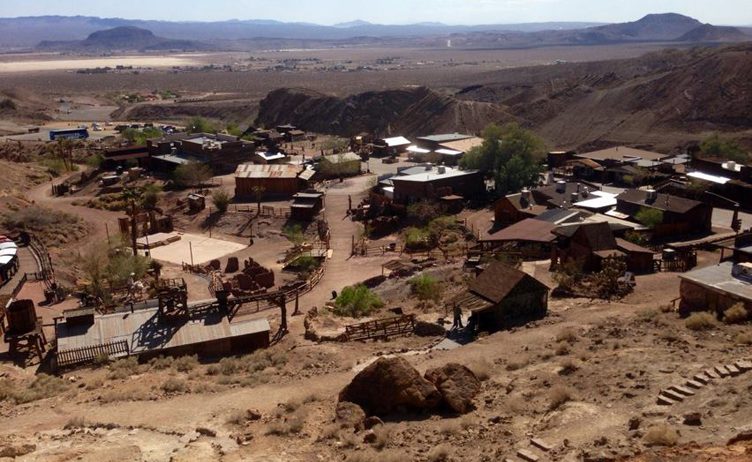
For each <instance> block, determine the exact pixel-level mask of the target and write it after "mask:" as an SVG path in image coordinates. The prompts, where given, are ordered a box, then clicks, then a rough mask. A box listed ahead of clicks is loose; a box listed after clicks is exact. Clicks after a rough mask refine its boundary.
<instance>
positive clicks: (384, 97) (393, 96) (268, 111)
mask: <svg viewBox="0 0 752 462" xmlns="http://www.w3.org/2000/svg"><path fill="white" fill-rule="evenodd" d="M511 119H512V117H511V116H510V115H509V114H507V113H505V112H504V109H503V108H502V107H501V106H499V105H496V104H489V103H485V102H477V101H461V100H458V99H456V98H454V97H452V96H446V95H442V94H440V93H438V92H436V91H433V90H430V89H428V88H425V87H417V88H408V89H398V90H388V91H380V92H366V93H360V94H357V95H352V96H349V97H347V98H337V97H333V96H327V95H324V94H321V93H317V92H312V91H309V90H303V89H279V90H275V91H273V92H271V93H269V95H268V96H267V97H266V98H264V99H263V100H262V101H261V103H260V106H259V115H258V119H257V121H256V123H257V124H259V125H263V126H268V127H271V126H274V125H278V124H282V123H293V124H295V125H297V126H300V127H302V128H304V129H306V130H310V131H314V132H319V133H333V134H337V135H343V136H351V135H355V134H357V133H360V132H370V133H378V134H381V135H387V134H389V133H390V132H393V133H403V134H409V135H414V134H424V133H429V132H440V131H455V130H461V131H467V132H477V131H479V130H481V129H482V128H483V127H484V126H485V125H486V124H487V123H488V121H489V120H511Z"/></svg>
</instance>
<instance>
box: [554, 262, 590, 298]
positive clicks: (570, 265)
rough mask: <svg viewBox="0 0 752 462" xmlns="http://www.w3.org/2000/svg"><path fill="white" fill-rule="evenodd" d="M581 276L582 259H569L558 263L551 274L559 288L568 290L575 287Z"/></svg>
mask: <svg viewBox="0 0 752 462" xmlns="http://www.w3.org/2000/svg"><path fill="white" fill-rule="evenodd" d="M583 276H584V273H583V272H582V261H580V260H576V259H570V260H567V261H566V262H564V263H562V264H560V265H559V267H558V268H557V270H556V272H555V273H554V274H553V279H554V282H556V283H557V284H558V285H559V287H558V288H559V289H560V290H564V291H567V292H569V291H572V290H573V289H574V288H575V286H576V285H577V284H578V283H579V282H580V281H581V280H582V278H583Z"/></svg>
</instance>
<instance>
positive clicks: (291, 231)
mask: <svg viewBox="0 0 752 462" xmlns="http://www.w3.org/2000/svg"><path fill="white" fill-rule="evenodd" d="M282 234H283V235H284V236H285V237H286V238H287V239H288V240H289V241H290V242H292V243H293V244H295V245H300V244H302V243H303V242H304V241H305V235H304V234H303V228H302V227H301V226H300V225H297V224H295V225H288V226H285V227H284V228H282Z"/></svg>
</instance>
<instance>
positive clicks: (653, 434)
mask: <svg viewBox="0 0 752 462" xmlns="http://www.w3.org/2000/svg"><path fill="white" fill-rule="evenodd" d="M643 441H645V444H646V445H648V446H675V445H676V443H678V442H679V433H678V432H677V431H676V430H674V429H673V428H672V427H669V426H668V425H666V424H658V425H653V426H652V427H650V428H648V431H647V432H645V436H644V437H643Z"/></svg>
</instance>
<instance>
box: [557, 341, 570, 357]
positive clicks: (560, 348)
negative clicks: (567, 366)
mask: <svg viewBox="0 0 752 462" xmlns="http://www.w3.org/2000/svg"><path fill="white" fill-rule="evenodd" d="M568 354H569V345H567V344H566V343H560V344H559V345H557V346H556V355H557V356H566V355H568Z"/></svg>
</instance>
